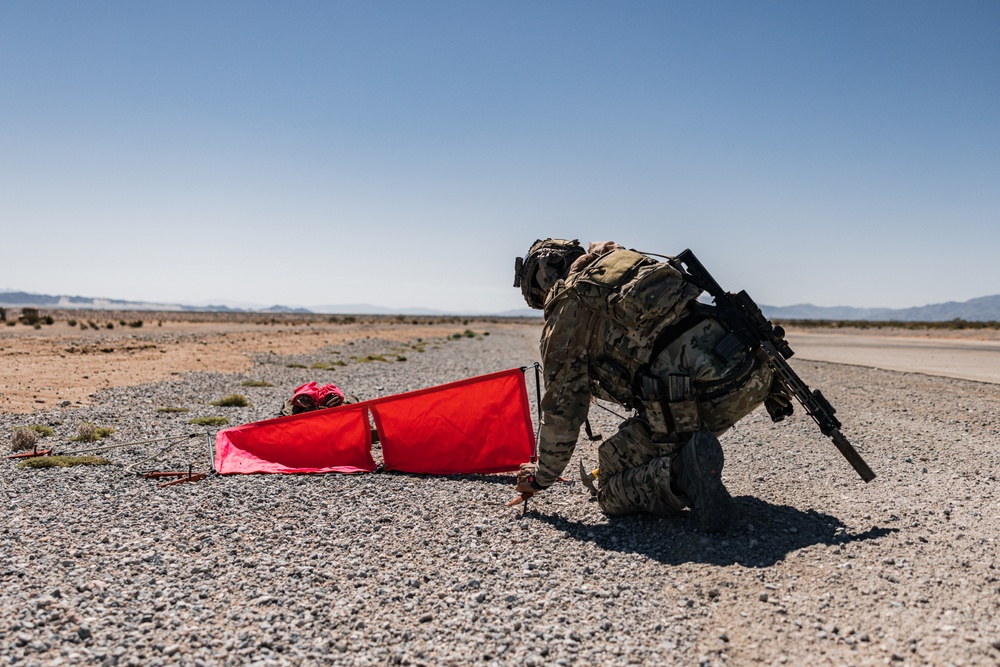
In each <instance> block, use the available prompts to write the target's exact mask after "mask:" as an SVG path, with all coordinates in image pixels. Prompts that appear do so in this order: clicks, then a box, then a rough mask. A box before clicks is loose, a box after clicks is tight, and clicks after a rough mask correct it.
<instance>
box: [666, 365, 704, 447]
mask: <svg viewBox="0 0 1000 667" xmlns="http://www.w3.org/2000/svg"><path fill="white" fill-rule="evenodd" d="M666 394H667V395H666V398H667V409H668V410H669V411H670V417H671V419H673V420H674V430H675V431H676V432H677V433H694V432H695V431H697V430H698V429H700V428H701V414H700V413H699V411H698V399H697V398H696V396H695V393H694V391H693V390H692V389H691V376H690V375H688V374H687V373H671V374H670V375H668V376H667V392H666Z"/></svg>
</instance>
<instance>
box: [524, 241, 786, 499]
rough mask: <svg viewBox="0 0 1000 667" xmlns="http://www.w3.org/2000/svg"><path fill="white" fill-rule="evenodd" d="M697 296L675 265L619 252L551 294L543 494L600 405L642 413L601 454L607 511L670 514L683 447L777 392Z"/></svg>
mask: <svg viewBox="0 0 1000 667" xmlns="http://www.w3.org/2000/svg"><path fill="white" fill-rule="evenodd" d="M595 249H596V250H597V252H594V251H595ZM699 294H700V290H699V289H698V288H696V287H694V286H692V285H690V284H689V283H687V282H685V281H684V280H683V279H682V278H681V277H680V274H679V273H678V272H677V271H676V270H675V269H673V267H671V266H670V265H669V264H666V263H661V262H655V261H653V260H651V259H649V258H647V257H644V256H643V255H640V254H639V253H635V252H632V251H629V250H625V249H624V248H621V247H620V246H617V245H614V244H603V245H596V244H595V245H592V246H591V253H590V254H588V255H586V256H584V257H581V258H580V259H578V260H577V261H576V262H575V263H574V264H573V267H572V268H571V269H570V273H569V276H568V277H566V278H565V279H564V280H561V281H559V282H557V283H556V284H555V286H554V287H553V288H552V289H551V291H550V292H549V294H548V297H547V299H546V301H545V324H544V329H543V332H542V340H541V354H542V363H543V367H544V371H545V395H544V397H543V398H542V413H543V420H542V421H543V423H542V426H541V432H540V434H539V461H538V469H537V472H536V473H535V479H536V480H537V482H538V484H539V485H541V486H543V487H544V486H548V485H550V484H552V483H553V482H554V481H555V480H556V478H557V477H558V476H559V475H560V474H561V473H562V471H563V469H564V468H565V467H566V464H567V463H568V462H569V459H570V457H571V456H572V454H573V450H574V448H575V446H576V441H577V437H578V435H579V431H580V426H581V425H582V424H583V422H584V420H585V419H586V418H587V413H588V410H589V407H590V401H591V397H592V396H595V397H597V398H601V399H605V400H611V401H614V402H617V403H619V404H620V405H623V406H625V407H626V408H630V409H634V410H636V415H637V416H636V417H633V418H630V419H628V420H627V421H626V422H625V423H623V424H622V425H621V426H620V427H619V430H618V432H617V433H616V434H615V435H613V436H612V437H610V438H608V439H607V440H606V441H605V442H603V443H602V444H601V446H600V449H599V466H600V469H599V478H598V481H599V485H600V490H599V493H598V501H599V502H600V504H601V508H602V509H603V510H604V511H605V512H606V513H607V514H610V515H621V514H631V513H635V512H651V513H654V514H671V513H675V512H678V511H680V510H682V509H684V508H685V507H687V506H688V504H689V502H688V499H687V498H686V497H685V496H684V495H683V493H682V492H681V491H680V490H679V489H678V487H677V484H676V481H677V480H676V479H675V475H674V473H673V472H672V463H673V460H674V458H675V457H676V456H677V454H678V452H679V451H680V449H681V447H682V446H683V445H684V444H685V443H686V442H688V441H689V440H691V439H692V438H704V437H711V436H710V435H709V434H710V433H711V434H713V435H715V436H718V435H720V434H722V433H723V432H725V431H726V430H728V429H729V427H730V426H732V425H733V424H734V423H736V421H737V420H739V419H740V418H742V417H743V416H744V415H746V414H748V413H749V412H751V411H752V410H753V409H755V408H756V407H757V406H758V405H760V404H761V403H762V402H763V401H764V399H765V398H766V397H767V395H768V393H769V391H770V388H771V371H770V369H768V368H767V367H766V366H761V364H760V363H759V362H757V361H756V360H755V358H754V357H753V356H752V354H751V353H750V352H749V351H747V350H746V349H745V348H743V347H740V346H734V345H733V342H732V340H731V338H732V336H731V334H730V333H729V331H728V330H727V329H726V328H725V327H724V326H723V325H721V324H720V323H719V322H718V321H716V320H715V319H712V318H711V317H708V316H705V315H704V314H698V313H696V312H695V310H696V309H695V308H693V307H692V306H693V304H694V303H695V301H696V299H697V297H698V295H699ZM643 377H645V378H646V379H645V380H644V381H643V384H642V386H641V387H640V386H639V380H640V379H641V378H643Z"/></svg>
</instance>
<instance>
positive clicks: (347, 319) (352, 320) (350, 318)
mask: <svg viewBox="0 0 1000 667" xmlns="http://www.w3.org/2000/svg"><path fill="white" fill-rule="evenodd" d="M357 321H358V318H356V317H354V315H348V316H347V317H345V318H344V319H342V320H341V322H343V323H344V324H354V323H355V322H357Z"/></svg>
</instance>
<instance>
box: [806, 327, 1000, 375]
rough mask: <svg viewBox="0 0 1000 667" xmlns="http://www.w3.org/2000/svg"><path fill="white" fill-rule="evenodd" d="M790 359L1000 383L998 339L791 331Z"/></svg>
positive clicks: (999, 344) (999, 343)
mask: <svg viewBox="0 0 1000 667" xmlns="http://www.w3.org/2000/svg"><path fill="white" fill-rule="evenodd" d="M788 342H789V344H790V345H791V346H792V349H793V350H795V357H793V359H796V358H798V359H810V360H813V361H832V362H835V363H840V364H855V365H858V366H869V367H872V368H883V369H887V370H893V371H907V372H914V373H926V374H927V375H939V376H944V377H952V378H960V379H963V380H976V381H978V382H992V383H994V384H1000V341H988V340H955V339H947V338H916V337H913V338H907V337H900V336H869V335H860V334H836V333H810V332H800V331H796V332H789V334H788Z"/></svg>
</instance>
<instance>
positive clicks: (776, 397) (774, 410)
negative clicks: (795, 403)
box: [764, 392, 793, 422]
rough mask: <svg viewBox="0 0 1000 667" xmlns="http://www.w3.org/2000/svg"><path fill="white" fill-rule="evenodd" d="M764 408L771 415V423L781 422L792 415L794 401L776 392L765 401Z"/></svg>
mask: <svg viewBox="0 0 1000 667" xmlns="http://www.w3.org/2000/svg"><path fill="white" fill-rule="evenodd" d="M764 408H765V409H766V410H767V414H769V415H771V421H773V422H780V421H782V420H783V419H784V418H785V417H790V416H791V415H792V412H793V409H792V401H791V399H790V398H788V396H786V395H785V394H783V393H779V392H775V393H773V394H771V395H770V396H768V397H767V398H765V399H764Z"/></svg>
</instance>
